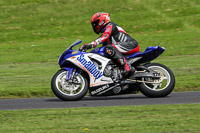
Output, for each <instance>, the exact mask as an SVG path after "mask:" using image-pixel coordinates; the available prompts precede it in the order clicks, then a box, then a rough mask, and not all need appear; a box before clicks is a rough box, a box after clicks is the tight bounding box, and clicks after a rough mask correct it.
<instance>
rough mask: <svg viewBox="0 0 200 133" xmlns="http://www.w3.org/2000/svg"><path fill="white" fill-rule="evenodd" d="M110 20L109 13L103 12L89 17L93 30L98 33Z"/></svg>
mask: <svg viewBox="0 0 200 133" xmlns="http://www.w3.org/2000/svg"><path fill="white" fill-rule="evenodd" d="M109 22H110V14H109V13H104V12H98V13H96V14H94V15H93V16H92V18H91V24H92V28H93V30H94V32H95V33H96V34H99V32H101V30H102V29H103V28H104V27H105V26H106V25H107V24H108V23H109Z"/></svg>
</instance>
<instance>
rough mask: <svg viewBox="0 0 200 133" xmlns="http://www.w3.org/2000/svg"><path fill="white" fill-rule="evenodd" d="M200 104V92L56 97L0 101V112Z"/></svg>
mask: <svg viewBox="0 0 200 133" xmlns="http://www.w3.org/2000/svg"><path fill="white" fill-rule="evenodd" d="M184 103H200V91H195V92H177V93H171V94H170V95H169V96H167V97H164V98H148V97H145V96H144V95H142V94H131V95H120V96H109V97H89V96H87V97H85V98H83V99H82V100H80V101H62V100H60V99H58V98H56V97H51V98H28V99H27V98H26V99H0V110H18V109H45V108H72V107H101V106H123V105H133V106H134V105H157V104H184Z"/></svg>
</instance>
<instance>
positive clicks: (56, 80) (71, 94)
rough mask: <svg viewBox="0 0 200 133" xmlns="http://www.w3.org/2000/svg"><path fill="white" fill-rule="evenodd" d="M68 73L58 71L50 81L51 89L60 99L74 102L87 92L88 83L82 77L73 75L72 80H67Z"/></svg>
mask: <svg viewBox="0 0 200 133" xmlns="http://www.w3.org/2000/svg"><path fill="white" fill-rule="evenodd" d="M67 74H68V71H65V70H59V71H58V72H57V73H56V74H55V75H54V76H53V78H52V80H51V89H52V91H53V93H54V94H55V95H56V96H57V97H58V98H60V99H62V100H65V101H75V100H80V99H81V98H83V97H84V96H85V95H86V94H87V91H88V82H87V80H86V78H85V77H84V75H82V74H77V75H74V77H73V79H71V80H67Z"/></svg>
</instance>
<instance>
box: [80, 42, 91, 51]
mask: <svg viewBox="0 0 200 133" xmlns="http://www.w3.org/2000/svg"><path fill="white" fill-rule="evenodd" d="M91 48H92V44H87V43H85V44H83V45H82V46H81V47H80V49H79V50H80V51H83V50H85V51H86V50H88V49H91Z"/></svg>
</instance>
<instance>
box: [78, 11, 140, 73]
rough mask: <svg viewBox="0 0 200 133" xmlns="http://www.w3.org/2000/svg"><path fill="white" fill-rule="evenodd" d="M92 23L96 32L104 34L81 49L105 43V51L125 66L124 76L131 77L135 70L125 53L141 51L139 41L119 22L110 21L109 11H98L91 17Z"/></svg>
mask: <svg viewBox="0 0 200 133" xmlns="http://www.w3.org/2000/svg"><path fill="white" fill-rule="evenodd" d="M91 24H92V28H93V30H94V32H95V33H96V34H99V33H100V32H101V33H103V34H102V35H101V36H100V37H99V38H98V39H96V40H95V41H92V42H91V43H89V44H84V45H82V46H81V48H80V50H82V49H91V48H95V47H96V46H98V45H99V44H103V46H105V49H104V52H105V53H106V54H107V55H108V56H109V58H111V59H112V60H113V61H115V62H117V63H119V65H120V66H122V67H123V69H124V70H123V72H122V74H123V76H124V77H129V76H130V75H131V74H132V73H134V72H135V70H134V69H133V68H132V67H131V66H130V64H129V63H128V62H127V61H126V59H125V58H124V56H123V55H127V54H132V53H135V52H139V45H138V42H137V41H136V40H135V39H133V38H132V37H131V36H130V35H128V34H127V33H126V32H125V31H124V30H123V29H122V28H121V27H119V26H118V25H117V24H115V23H113V22H110V14H109V13H103V12H98V13H96V14H94V15H93V16H92V18H91Z"/></svg>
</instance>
